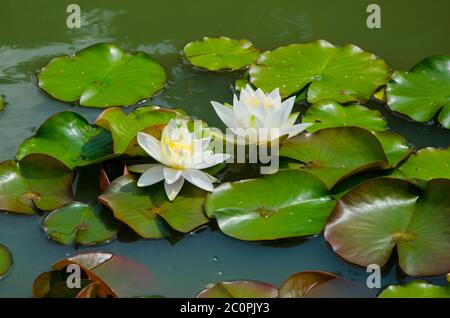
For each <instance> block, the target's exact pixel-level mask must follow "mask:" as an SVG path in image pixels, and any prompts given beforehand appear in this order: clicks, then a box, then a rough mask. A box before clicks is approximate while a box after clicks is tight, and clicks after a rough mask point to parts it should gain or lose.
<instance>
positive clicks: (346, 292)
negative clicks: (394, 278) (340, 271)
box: [278, 271, 375, 298]
mask: <svg viewBox="0 0 450 318" xmlns="http://www.w3.org/2000/svg"><path fill="white" fill-rule="evenodd" d="M278 297H280V298H372V297H375V293H374V292H371V291H370V289H368V288H367V287H365V286H362V285H359V284H356V283H353V282H351V281H348V280H346V279H344V278H341V277H339V276H336V275H335V274H332V273H327V272H320V271H305V272H300V273H296V274H294V275H292V276H290V277H289V278H288V279H287V280H286V281H284V282H283V284H282V285H281V287H280V289H279V294H278Z"/></svg>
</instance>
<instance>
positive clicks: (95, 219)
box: [43, 202, 117, 245]
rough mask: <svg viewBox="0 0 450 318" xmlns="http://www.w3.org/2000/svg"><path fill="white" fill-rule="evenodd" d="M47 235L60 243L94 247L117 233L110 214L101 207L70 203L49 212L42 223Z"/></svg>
mask: <svg viewBox="0 0 450 318" xmlns="http://www.w3.org/2000/svg"><path fill="white" fill-rule="evenodd" d="M43 228H44V231H45V232H46V233H47V235H48V236H49V237H50V238H51V239H53V240H55V241H57V242H59V243H61V244H73V243H78V244H82V245H95V244H98V243H103V242H107V241H109V240H111V239H112V238H113V237H114V236H115V235H116V233H117V224H116V222H115V219H114V218H113V217H112V213H111V212H110V211H108V210H107V209H106V208H105V207H104V206H103V205H96V206H91V205H89V204H85V203H80V202H72V203H70V204H68V205H65V206H63V207H61V208H59V209H56V210H55V211H53V212H51V213H50V214H49V215H48V216H47V217H46V218H45V219H44V222H43Z"/></svg>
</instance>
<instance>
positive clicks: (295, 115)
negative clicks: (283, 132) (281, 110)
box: [281, 112, 300, 128]
mask: <svg viewBox="0 0 450 318" xmlns="http://www.w3.org/2000/svg"><path fill="white" fill-rule="evenodd" d="M299 115H300V113H299V112H296V113H292V114H290V115H289V117H288V118H287V119H286V121H285V122H284V123H283V125H282V126H281V128H287V127H289V126H292V125H294V124H295V122H296V121H297V118H298V116H299Z"/></svg>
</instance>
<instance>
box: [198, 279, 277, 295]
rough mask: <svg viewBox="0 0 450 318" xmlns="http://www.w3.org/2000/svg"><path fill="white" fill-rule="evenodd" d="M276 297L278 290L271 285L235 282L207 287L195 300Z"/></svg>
mask: <svg viewBox="0 0 450 318" xmlns="http://www.w3.org/2000/svg"><path fill="white" fill-rule="evenodd" d="M277 295H278V289H277V288H276V287H275V286H273V285H271V284H267V283H263V282H258V281H249V280H235V281H229V282H220V283H216V284H212V285H209V286H207V287H206V289H204V290H202V291H201V292H200V293H198V294H197V296H196V298H276V297H277Z"/></svg>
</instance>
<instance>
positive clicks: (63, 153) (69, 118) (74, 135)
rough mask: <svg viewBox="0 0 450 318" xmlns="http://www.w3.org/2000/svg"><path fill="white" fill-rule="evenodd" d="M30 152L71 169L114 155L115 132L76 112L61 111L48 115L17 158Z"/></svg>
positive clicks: (26, 141) (20, 147)
mask: <svg viewBox="0 0 450 318" xmlns="http://www.w3.org/2000/svg"><path fill="white" fill-rule="evenodd" d="M30 154H44V155H48V156H50V157H53V158H56V159H58V160H59V161H61V162H63V163H64V164H65V165H66V166H67V167H69V168H70V169H74V168H75V167H79V166H85V165H88V164H92V163H95V162H99V161H102V160H105V159H107V158H110V157H112V156H113V150H112V138H111V134H110V133H109V132H108V131H107V130H105V129H103V128H101V127H97V126H94V125H90V124H89V122H88V121H87V120H86V119H85V118H84V117H83V116H81V115H79V114H77V113H75V112H60V113H57V114H55V115H53V116H51V117H50V118H48V119H47V120H46V121H45V122H44V123H43V124H42V125H41V126H40V127H39V129H38V130H37V132H36V134H35V135H34V136H33V137H31V138H29V139H27V140H25V141H24V142H23V143H22V144H21V145H20V146H19V149H18V150H17V160H21V159H22V158H24V157H25V156H28V155H30Z"/></svg>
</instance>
